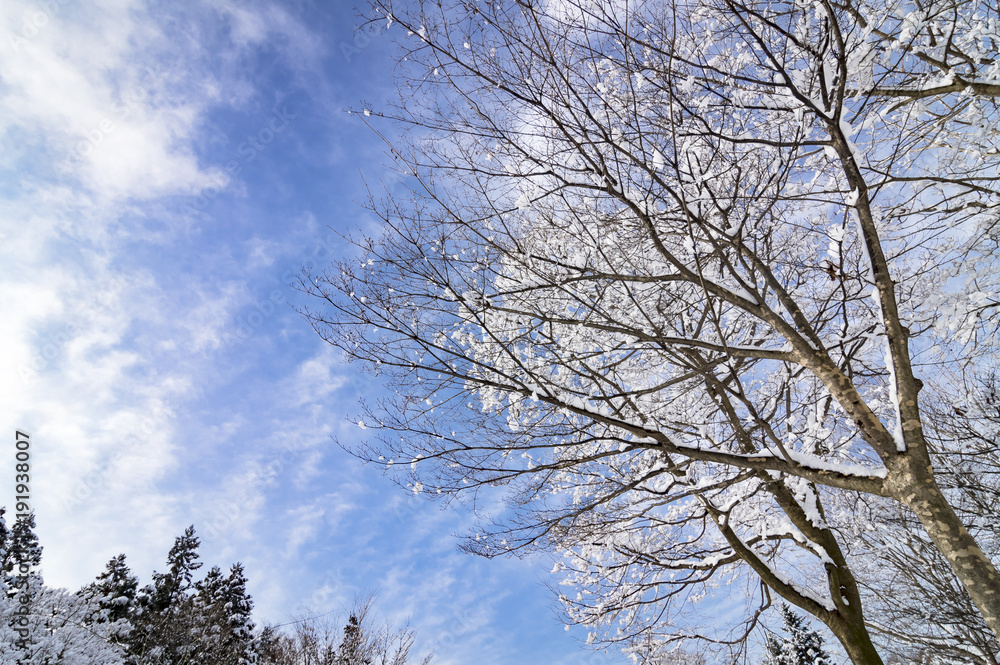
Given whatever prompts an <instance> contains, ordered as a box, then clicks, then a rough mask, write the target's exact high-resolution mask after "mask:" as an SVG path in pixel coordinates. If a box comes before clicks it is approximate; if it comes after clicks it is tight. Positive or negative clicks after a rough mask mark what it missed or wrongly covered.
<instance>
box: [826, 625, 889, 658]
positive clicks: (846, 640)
mask: <svg viewBox="0 0 1000 665" xmlns="http://www.w3.org/2000/svg"><path fill="white" fill-rule="evenodd" d="M827 625H828V626H829V628H830V630H831V631H833V634H834V635H836V636H837V639H839V640H840V643H841V644H842V645H843V646H844V649H845V650H846V651H847V655H848V657H849V658H850V659H851V662H852V663H853V664H854V665H883V662H882V657H881V656H880V655H878V650H877V649H876V648H875V645H874V644H872V641H871V637H870V636H869V635H868V629H867V628H866V627H865V625H864V623H863V622H862V623H854V622H848V621H846V620H844V617H840V618H839V620H838V621H835V622H832V623H831V624H827Z"/></svg>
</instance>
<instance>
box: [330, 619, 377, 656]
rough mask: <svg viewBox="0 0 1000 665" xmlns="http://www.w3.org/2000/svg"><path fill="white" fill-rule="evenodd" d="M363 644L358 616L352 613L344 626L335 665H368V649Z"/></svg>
mask: <svg viewBox="0 0 1000 665" xmlns="http://www.w3.org/2000/svg"><path fill="white" fill-rule="evenodd" d="M365 642H366V640H365V639H364V637H363V635H362V631H361V622H360V621H359V620H358V615H357V614H355V613H353V612H352V613H351V616H350V617H348V619H347V625H345V626H344V640H343V641H342V642H341V643H340V647H339V648H338V649H337V665H370V663H371V656H370V654H369V653H368V652H369V651H370V649H367V648H366V646H367V645H366V644H365Z"/></svg>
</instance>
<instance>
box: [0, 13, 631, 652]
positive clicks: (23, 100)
mask: <svg viewBox="0 0 1000 665" xmlns="http://www.w3.org/2000/svg"><path fill="white" fill-rule="evenodd" d="M356 23H357V19H356V16H355V13H354V10H353V5H352V4H351V3H337V2H333V3H320V2H292V1H285V2H273V3H272V2H264V1H261V2H257V1H248V2H235V1H232V2H230V1H229V0H204V1H202V0H191V1H188V2H173V3H157V2H141V1H138V0H134V1H133V0H109V1H106V2H77V1H76V0H45V1H37V2H22V1H20V0H5V2H3V3H2V5H0V148H2V150H0V224H2V228H0V234H2V235H0V251H2V254H3V270H2V273H0V274H2V277H0V279H2V280H3V282H4V284H3V286H2V288H0V306H2V311H3V313H4V314H3V317H0V354H2V367H3V370H4V375H5V379H6V380H5V381H4V382H3V383H2V387H0V391H3V394H2V398H0V401H2V404H3V407H4V408H3V410H2V412H0V422H2V431H4V432H7V433H8V438H9V440H10V447H9V450H8V452H7V454H8V456H9V459H10V462H11V463H13V454H14V447H13V434H14V431H15V429H18V428H20V429H22V430H24V429H26V430H28V431H29V432H30V433H31V435H32V454H33V459H32V472H33V482H32V500H33V504H34V506H35V510H36V513H37V518H38V532H39V535H40V538H41V540H42V544H43V545H44V547H45V555H44V565H43V574H44V576H45V577H46V580H47V581H48V582H49V583H50V584H53V585H57V586H65V587H69V588H76V587H77V586H79V585H82V584H84V583H86V582H87V581H89V580H90V579H92V578H93V577H94V576H95V575H96V574H97V573H98V572H100V570H101V569H102V568H103V566H104V564H105V562H106V561H107V560H108V559H109V558H111V557H112V556H113V555H115V554H117V553H119V552H125V553H126V554H127V555H128V558H129V562H130V564H131V565H132V567H133V570H135V571H136V572H137V573H138V574H140V576H141V577H142V578H143V579H144V580H146V579H148V576H149V575H150V573H151V572H152V571H153V570H154V569H158V570H162V568H163V559H164V557H165V555H166V552H167V550H168V549H169V547H170V545H171V543H172V542H173V539H174V537H175V536H176V535H178V534H180V533H181V532H182V531H183V529H184V527H186V526H187V525H188V524H191V523H194V524H195V526H196V528H197V529H198V531H199V534H200V535H201V537H202V554H203V559H204V560H205V561H206V562H207V563H208V564H209V565H211V564H219V565H223V566H225V565H228V564H229V563H231V562H234V561H242V562H243V563H244V564H245V565H246V568H247V573H248V576H249V578H250V590H251V592H252V594H253V596H254V599H255V601H256V604H257V617H258V620H261V621H267V622H271V623H281V622H285V621H289V620H290V619H292V618H294V617H296V616H301V615H303V614H318V613H322V612H326V611H329V610H335V609H339V608H344V607H346V606H348V605H349V604H350V602H351V601H352V599H353V598H354V597H355V596H356V595H358V594H363V593H365V592H368V591H377V592H378V593H379V594H380V598H381V600H380V609H381V611H382V613H383V615H384V616H385V617H386V618H389V619H391V620H393V621H401V620H404V619H406V618H407V617H409V618H410V621H411V625H412V626H413V627H414V628H415V629H416V631H417V636H418V640H419V644H420V646H421V648H422V649H425V650H426V649H435V650H436V652H437V659H436V660H437V662H438V663H468V662H476V663H477V664H479V665H487V664H489V663H515V662H518V663H523V662H527V663H535V662H538V663H541V662H545V663H584V662H586V663H593V664H596V663H616V662H625V659H624V658H623V657H622V656H620V655H618V654H592V653H590V652H587V651H585V650H583V649H582V648H581V646H580V642H579V641H578V640H579V638H581V637H582V635H581V634H580V633H579V632H576V631H564V630H563V627H562V625H561V624H560V623H558V621H557V620H556V618H555V615H554V612H553V602H554V599H553V597H552V595H551V594H550V593H549V591H548V590H546V589H545V588H544V586H543V584H542V583H543V582H549V583H554V582H557V580H555V579H553V578H552V577H550V576H549V574H548V570H549V569H550V568H551V567H552V562H551V561H547V560H545V559H538V560H535V561H527V562H524V561H517V560H495V561H486V560H480V559H475V558H472V557H471V556H468V555H465V554H462V553H460V552H459V551H458V550H457V544H458V540H457V539H456V537H455V536H454V534H456V533H461V532H464V531H466V530H467V529H468V528H469V527H470V526H471V524H472V521H473V520H472V516H471V515H470V514H469V512H468V511H467V510H464V509H462V508H461V507H459V508H454V509H449V510H441V509H440V507H439V506H438V505H436V504H433V503H427V502H424V501H422V500H416V499H411V498H408V497H407V496H406V494H405V493H404V492H403V491H402V490H400V489H398V488H396V487H395V486H393V485H392V484H391V483H390V482H389V480H388V479H386V478H383V477H381V475H380V473H379V472H378V471H377V470H375V469H370V468H364V467H362V466H360V465H359V464H358V463H357V462H356V461H355V460H354V459H352V458H351V457H349V456H348V455H346V454H345V453H344V452H343V451H342V450H341V449H340V448H338V447H337V446H336V445H334V443H333V441H332V437H338V438H339V439H340V440H342V441H344V442H347V443H350V442H352V441H357V440H359V439H358V437H360V436H362V435H363V434H364V432H363V431H361V430H359V429H358V428H357V427H355V426H353V425H351V424H350V423H351V421H350V420H349V416H350V415H351V414H352V413H356V412H357V411H358V408H357V404H358V400H359V399H361V398H363V397H365V396H369V397H371V396H374V395H376V394H377V391H378V386H377V385H376V384H374V383H373V379H372V378H370V377H368V376H365V375H362V374H360V373H359V372H358V371H357V369H356V368H354V367H352V366H349V365H346V364H345V363H344V362H343V361H342V359H341V358H340V356H339V354H338V353H337V352H335V351H334V350H333V349H332V348H329V347H328V346H326V345H325V344H324V343H323V342H322V341H321V340H320V339H319V338H318V337H317V336H316V335H315V334H314V333H313V332H312V331H311V330H310V329H309V327H308V325H307V324H306V322H305V321H304V320H303V319H302V318H301V317H300V316H299V315H298V314H297V313H295V311H293V309H292V306H293V305H295V304H302V303H303V300H302V297H301V295H300V294H298V293H297V292H296V291H295V290H294V289H292V288H291V287H290V281H291V276H292V275H294V274H295V273H297V272H298V271H299V269H300V268H301V267H302V266H303V265H306V264H308V263H309V262H310V261H313V262H315V264H316V265H323V264H325V263H327V262H328V261H330V260H332V259H335V258H336V257H337V256H342V255H343V254H344V252H346V251H347V250H346V249H345V248H344V247H343V246H342V243H341V241H340V240H339V238H338V237H337V235H336V234H335V233H334V232H333V231H331V229H330V227H332V228H333V229H334V230H337V231H350V230H352V229H358V228H360V229H367V230H371V229H372V228H373V226H372V225H373V224H374V222H373V220H372V219H370V218H369V216H367V215H366V213H365V211H364V210H363V209H362V208H361V207H359V206H358V205H357V204H356V201H359V200H361V199H362V198H363V192H364V189H363V182H362V179H361V175H360V174H359V172H363V173H364V175H365V177H366V178H368V179H370V180H371V181H373V182H377V181H378V180H380V179H384V180H386V181H389V182H391V180H392V178H393V176H392V173H391V171H390V170H389V169H388V167H387V166H386V162H387V159H386V157H385V155H384V153H383V147H382V145H381V144H380V142H379V141H378V140H377V138H376V137H375V136H373V135H372V134H371V133H370V132H368V131H367V130H366V129H365V128H364V125H363V124H362V123H361V122H359V121H358V120H357V119H356V118H354V117H352V116H351V115H350V114H348V113H347V112H346V109H348V108H351V107H353V108H354V109H362V108H365V107H368V106H375V107H377V106H378V105H381V104H384V103H385V100H387V99H388V98H389V96H390V95H391V92H392V82H391V74H392V60H391V56H392V52H393V45H392V39H393V35H392V32H391V31H389V32H388V33H387V34H383V35H376V36H373V37H370V38H360V39H357V40H356V39H355V34H354V26H355V24H356ZM0 454H4V453H3V452H2V450H0ZM8 467H9V465H8V464H7V463H3V464H0V468H8ZM12 480H13V471H12V469H10V470H9V472H7V473H3V474H2V477H0V492H2V496H4V497H8V498H7V499H4V500H3V501H2V503H4V504H7V505H8V506H9V505H10V504H11V502H12V496H13V487H12Z"/></svg>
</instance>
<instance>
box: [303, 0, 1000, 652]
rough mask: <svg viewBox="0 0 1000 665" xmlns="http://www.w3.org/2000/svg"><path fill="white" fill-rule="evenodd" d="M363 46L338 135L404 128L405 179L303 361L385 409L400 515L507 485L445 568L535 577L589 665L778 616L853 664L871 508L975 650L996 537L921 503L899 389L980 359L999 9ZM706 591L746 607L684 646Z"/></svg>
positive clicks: (861, 646)
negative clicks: (539, 566)
mask: <svg viewBox="0 0 1000 665" xmlns="http://www.w3.org/2000/svg"><path fill="white" fill-rule="evenodd" d="M371 20H373V21H379V22H384V23H385V24H391V25H392V27H393V28H398V29H400V30H401V32H400V33H399V34H400V40H401V42H402V44H403V57H402V59H401V61H400V69H399V72H400V77H401V78H400V100H399V102H398V104H396V105H395V106H393V107H390V108H388V109H385V110H380V109H366V110H365V112H364V113H363V114H358V115H359V117H360V119H361V120H362V121H364V122H368V123H374V122H376V121H377V119H378V118H380V117H382V118H387V119H388V120H390V121H395V123H396V127H397V128H401V129H402V130H403V132H402V134H401V136H400V138H398V139H388V140H389V141H390V143H391V148H392V154H393V156H394V158H395V159H396V163H397V164H398V166H399V170H400V173H401V176H402V177H403V183H402V184H401V185H400V186H399V187H397V188H395V189H393V190H392V191H390V192H389V193H388V194H387V196H386V197H385V199H384V200H380V199H377V198H374V197H373V200H372V201H371V209H372V210H373V211H374V212H375V213H376V214H378V215H379V216H380V217H381V219H382V221H383V222H384V226H383V232H382V233H381V235H380V236H378V237H374V238H364V237H362V238H358V239H356V240H355V244H356V245H357V247H358V249H359V256H358V257H357V259H356V260H352V261H349V262H345V263H343V264H341V265H337V266H334V267H332V268H331V269H330V270H328V271H326V272H324V273H322V274H309V275H307V276H306V277H305V278H304V279H303V283H302V286H303V288H304V289H305V290H307V291H308V292H310V293H312V294H314V295H316V296H317V297H318V298H321V299H322V301H323V305H322V306H323V307H324V309H321V310H315V311H310V312H307V315H309V316H310V318H311V320H312V322H313V324H314V325H315V327H316V328H317V330H318V332H319V333H320V334H321V335H322V336H323V337H324V338H325V339H327V340H328V341H329V342H331V343H332V344H334V345H337V346H339V347H340V348H342V349H343V350H344V351H345V352H346V354H347V355H348V357H350V358H352V359H356V360H359V361H361V362H363V363H366V364H367V366H368V367H369V368H370V369H371V370H372V371H374V372H376V373H381V374H386V375H388V376H389V378H390V380H391V382H392V387H393V388H394V389H395V391H396V393H395V394H396V398H395V399H394V400H392V401H390V402H389V403H386V404H385V407H386V408H385V409H374V410H372V411H371V412H369V413H366V414H365V416H364V417H363V418H362V419H360V422H359V424H360V425H362V426H363V427H366V428H368V429H369V430H373V431H375V432H376V433H377V434H379V435H381V437H380V439H379V440H378V441H377V442H375V443H373V444H372V445H371V446H370V447H368V448H366V449H361V450H358V451H356V452H358V454H359V455H360V456H362V457H364V458H365V459H368V460H370V461H372V462H374V463H382V464H386V466H387V467H389V466H392V468H395V469H401V470H402V471H403V472H404V473H405V472H406V470H407V469H409V468H412V472H411V473H412V477H410V478H409V479H408V483H409V485H410V487H411V489H412V490H413V491H415V492H418V493H420V492H429V493H431V494H433V495H437V494H439V493H440V494H442V495H453V494H461V493H473V494H476V493H482V492H486V493H490V496H489V498H490V499H492V498H493V496H492V493H493V492H494V490H493V489H492V488H493V487H495V486H505V487H506V497H507V505H508V506H509V507H510V508H511V511H510V512H509V513H508V514H507V515H506V516H505V517H504V518H503V519H501V520H500V521H498V522H496V523H488V524H484V525H483V527H482V529H481V530H480V531H479V532H477V533H476V534H474V538H473V539H472V540H470V542H469V543H468V548H469V549H470V550H472V551H475V552H478V553H480V554H485V555H488V556H492V555H495V554H501V553H519V552H522V551H526V550H529V549H531V548H546V549H555V550H557V551H560V552H562V553H563V555H564V559H563V562H562V563H561V564H560V566H559V567H560V568H562V570H563V571H564V573H565V574H566V576H567V582H568V583H569V584H571V585H575V586H576V587H577V588H578V593H577V594H575V595H574V594H566V595H564V596H563V600H564V603H565V605H566V607H567V611H568V614H569V618H570V619H571V620H573V621H577V622H579V623H582V624H586V625H588V626H592V627H593V632H594V633H595V639H597V638H598V637H600V638H602V639H608V640H613V641H617V640H621V641H625V642H628V643H633V644H641V643H645V642H644V641H645V640H646V638H647V636H648V634H650V633H655V634H657V635H658V639H659V640H661V641H662V643H663V644H664V645H666V646H670V645H671V644H674V643H676V642H678V641H682V640H686V639H698V638H705V639H708V640H710V641H714V642H716V643H723V642H726V643H733V642H739V641H741V640H743V639H745V638H746V637H747V636H748V635H749V634H750V633H751V632H752V630H753V629H754V627H755V626H756V625H757V623H758V621H759V619H760V617H761V614H762V612H763V610H764V608H766V607H768V606H770V605H771V604H772V600H773V597H774V596H777V597H779V598H780V599H782V600H784V601H785V602H787V603H789V604H790V605H793V606H796V607H798V608H800V609H802V610H805V611H807V612H808V613H809V614H811V615H812V616H814V617H816V618H817V619H819V620H820V621H822V622H823V623H824V624H825V625H826V626H827V627H828V628H829V629H830V630H831V631H832V632H833V634H834V635H835V636H836V637H837V639H838V640H839V641H840V642H841V644H842V645H843V647H844V649H845V650H846V651H847V653H848V654H849V655H850V657H851V658H852V660H854V662H855V663H875V664H878V663H881V662H882V660H881V657H880V656H879V654H878V652H877V649H876V648H875V645H874V643H873V640H872V637H871V635H870V633H869V630H868V628H867V627H866V620H867V617H866V614H865V603H866V602H867V601H868V600H869V598H868V597H865V595H864V593H865V592H864V589H863V587H862V586H859V578H858V575H859V574H868V568H866V567H864V566H863V565H861V564H863V563H864V562H863V561H858V560H857V559H856V553H863V555H864V556H867V557H872V556H874V557H877V556H879V553H878V552H877V551H873V550H872V548H866V547H865V546H864V543H865V542H866V538H867V537H868V533H869V532H873V531H877V530H878V529H879V528H880V524H879V523H878V520H879V519H881V517H880V515H881V513H880V512H879V511H878V510H874V509H872V510H868V502H869V500H870V502H872V503H879V502H882V501H884V502H885V503H886V504H887V505H891V506H895V507H897V508H898V509H899V510H902V511H903V513H904V514H905V515H907V516H909V517H910V518H911V526H909V527H907V528H908V529H915V530H916V531H918V532H919V531H921V530H922V531H923V532H926V534H927V539H928V542H929V543H930V544H931V546H933V547H934V548H935V549H936V550H937V551H938V552H940V555H941V557H942V560H943V561H945V562H947V565H948V566H949V568H950V569H951V570H952V573H953V574H954V576H955V579H956V580H957V581H958V583H959V584H960V585H961V587H962V588H963V589H964V590H965V593H967V594H968V598H969V599H970V600H971V602H972V604H973V605H974V606H975V608H976V611H977V612H978V613H979V615H980V616H981V618H982V620H983V622H984V624H985V625H986V626H987V627H988V628H989V630H991V631H992V632H993V633H994V635H996V634H998V633H1000V593H996V589H997V588H1000V575H998V573H997V569H996V565H995V559H996V555H997V551H996V548H995V546H994V545H995V543H994V542H992V541H989V540H985V541H984V540H982V539H981V538H977V536H978V535H979V534H978V533H977V534H976V535H974V532H975V531H976V529H975V528H972V530H970V527H974V525H973V524H972V523H971V522H970V520H969V516H968V513H966V512H963V511H962V510H960V509H958V510H957V509H956V501H957V497H956V495H955V493H954V492H952V491H951V490H950V489H949V488H948V486H947V484H946V483H944V484H943V481H942V478H943V476H942V475H941V474H942V472H943V470H944V469H946V468H947V467H948V465H949V464H950V460H951V459H953V458H954V454H953V452H949V451H947V450H942V451H941V454H940V455H935V453H934V446H933V444H932V442H931V441H930V440H929V436H928V433H927V432H928V420H927V416H926V413H925V410H924V408H925V406H926V404H925V401H926V398H925V394H926V393H925V394H921V390H922V389H924V388H925V387H927V386H929V387H930V390H929V391H927V393H934V394H938V393H945V394H947V393H949V392H950V391H949V390H948V389H949V388H951V387H953V386H955V385H960V384H961V383H962V381H963V380H964V377H967V376H968V375H969V373H970V372H971V371H974V370H975V369H976V368H977V367H984V366H989V365H991V364H993V365H995V364H996V362H997V360H998V354H997V351H998V349H1000V335H997V334H996V333H997V324H998V316H997V305H998V302H997V298H996V296H995V294H996V293H997V292H998V291H1000V270H998V267H1000V266H998V265H997V264H998V258H997V257H998V256H1000V252H998V251H997V250H998V249H1000V247H998V242H1000V223H998V211H1000V187H998V182H1000V173H998V163H1000V160H998V154H1000V152H998V148H997V141H998V138H1000V135H998V133H997V130H996V127H997V126H998V125H1000V109H998V107H997V104H996V99H997V98H998V97H1000V59H997V57H996V51H997V49H996V45H997V43H998V41H1000V32H998V31H1000V16H998V11H997V8H996V6H994V5H990V4H988V3H985V2H981V1H979V0H971V1H964V2H954V1H953V0H930V1H929V2H924V3H912V2H909V1H904V0H899V1H896V0H860V1H854V0H849V1H843V0H840V1H838V0H794V1H793V0H788V1H777V2H775V1H773V0H767V1H765V0H759V1H758V0H693V1H692V2H686V3H678V2H673V1H672V0H636V1H628V0H626V1H624V2H591V1H590V0H558V1H553V2H546V3H534V2H527V1H523V0H507V1H500V2H491V3H469V2H465V1H464V0H454V1H452V0H424V1H419V0H418V1H414V2H401V3H391V2H386V3H381V4H377V5H376V6H375V8H374V9H373V10H372V14H371ZM379 131H380V134H381V135H383V136H387V137H388V136H390V132H389V131H387V130H384V129H380V130H379ZM407 186H408V187H409V190H407V189H405V187H407ZM918 375H919V378H918ZM952 394H954V393H952ZM411 465H412V466H411ZM862 518H864V519H862ZM867 518H870V519H867ZM918 524H919V526H918ZM727 583H739V585H740V586H741V588H745V587H746V586H749V588H750V590H751V592H750V593H749V594H743V596H744V597H745V598H749V600H748V601H747V607H746V612H745V614H744V615H743V620H742V622H741V623H739V624H733V625H728V626H721V627H713V626H710V625H697V624H695V623H693V621H692V620H691V618H690V617H691V616H692V612H690V611H689V610H690V603H691V602H696V601H697V600H698V599H700V598H704V597H705V596H706V594H707V593H708V592H709V590H711V589H712V588H713V587H715V586H718V585H720V584H727Z"/></svg>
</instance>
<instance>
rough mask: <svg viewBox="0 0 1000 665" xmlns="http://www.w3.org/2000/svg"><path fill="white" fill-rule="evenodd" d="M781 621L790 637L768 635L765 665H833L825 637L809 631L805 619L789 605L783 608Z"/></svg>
mask: <svg viewBox="0 0 1000 665" xmlns="http://www.w3.org/2000/svg"><path fill="white" fill-rule="evenodd" d="M781 621H782V623H783V624H784V627H785V631H786V632H788V637H780V638H779V637H777V636H775V635H768V637H767V653H766V654H765V657H764V661H763V662H764V665H831V663H832V661H831V660H830V656H829V654H827V652H826V650H825V649H824V648H823V636H822V635H820V634H819V633H818V632H817V631H815V630H811V629H809V627H808V626H807V625H806V622H805V619H803V618H802V617H801V616H800V615H798V614H796V613H795V612H793V611H792V610H791V608H789V607H788V605H784V604H782V606H781Z"/></svg>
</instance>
